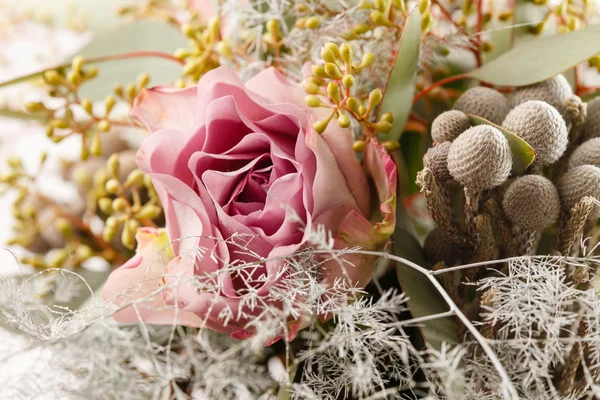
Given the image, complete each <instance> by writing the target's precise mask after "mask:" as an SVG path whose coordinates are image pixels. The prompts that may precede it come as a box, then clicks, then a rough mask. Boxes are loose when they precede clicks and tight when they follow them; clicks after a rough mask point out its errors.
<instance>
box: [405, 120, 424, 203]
mask: <svg viewBox="0 0 600 400" xmlns="http://www.w3.org/2000/svg"><path fill="white" fill-rule="evenodd" d="M423 142H424V141H423V134H422V133H420V132H410V131H406V132H404V133H403V134H402V137H401V138H400V151H401V152H402V155H403V156H404V162H405V165H406V173H407V174H408V182H407V185H405V187H403V188H402V189H405V190H404V191H403V192H402V194H403V195H405V196H411V195H413V194H415V193H418V192H419V190H420V187H419V185H417V183H416V180H417V173H418V172H419V171H421V170H422V169H423V144H424V143H423Z"/></svg>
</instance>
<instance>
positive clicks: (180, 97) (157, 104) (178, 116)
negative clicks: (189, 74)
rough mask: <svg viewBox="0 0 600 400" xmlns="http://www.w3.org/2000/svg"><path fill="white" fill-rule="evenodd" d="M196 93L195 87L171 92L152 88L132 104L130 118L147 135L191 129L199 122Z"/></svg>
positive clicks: (168, 89) (162, 87) (167, 89)
mask: <svg viewBox="0 0 600 400" xmlns="http://www.w3.org/2000/svg"><path fill="white" fill-rule="evenodd" d="M197 92H198V88H197V87H192V88H188V89H174V88H170V87H165V86H156V87H153V88H151V89H144V90H142V92H141V93H140V94H139V95H138V96H137V97H136V98H135V101H134V102H133V107H132V109H131V116H132V118H133V119H134V120H136V121H138V122H140V123H141V124H143V125H144V126H145V127H146V129H148V131H149V132H150V133H153V132H157V131H159V130H161V129H182V130H188V129H192V128H193V127H195V126H196V125H197V124H198V123H199V122H200V121H199V114H198V105H197V102H196V99H197V97H198V95H197Z"/></svg>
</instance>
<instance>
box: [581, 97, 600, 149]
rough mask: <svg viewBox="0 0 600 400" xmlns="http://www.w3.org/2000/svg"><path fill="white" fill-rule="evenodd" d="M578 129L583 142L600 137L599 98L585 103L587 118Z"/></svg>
mask: <svg viewBox="0 0 600 400" xmlns="http://www.w3.org/2000/svg"><path fill="white" fill-rule="evenodd" d="M580 129H581V138H582V139H583V140H589V139H593V138H597V137H600V97H596V98H595V99H593V100H592V101H590V102H588V103H587V118H586V120H585V122H584V123H583V125H582V126H581V128H580Z"/></svg>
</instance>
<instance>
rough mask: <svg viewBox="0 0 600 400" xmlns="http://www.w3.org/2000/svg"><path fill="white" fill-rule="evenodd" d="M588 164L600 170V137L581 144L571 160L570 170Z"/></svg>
mask: <svg viewBox="0 0 600 400" xmlns="http://www.w3.org/2000/svg"><path fill="white" fill-rule="evenodd" d="M586 164H587V165H593V166H595V167H599V168H600V137H597V138H593V139H590V140H587V141H585V142H583V143H581V144H580V145H579V147H578V148H577V149H575V151H574V152H573V154H571V158H569V169H571V168H575V167H578V166H580V165H586Z"/></svg>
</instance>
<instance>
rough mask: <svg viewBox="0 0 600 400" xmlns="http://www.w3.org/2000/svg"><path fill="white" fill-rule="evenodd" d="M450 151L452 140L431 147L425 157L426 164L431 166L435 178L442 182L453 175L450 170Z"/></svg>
mask: <svg viewBox="0 0 600 400" xmlns="http://www.w3.org/2000/svg"><path fill="white" fill-rule="evenodd" d="M449 151H450V142H444V143H440V144H438V145H436V146H433V147H430V148H429V150H427V153H425V156H424V157H423V164H424V166H425V167H427V168H429V169H430V170H431V173H432V174H433V176H434V177H435V179H436V180H437V181H438V182H441V183H444V182H448V181H451V180H452V175H450V171H448V152H449Z"/></svg>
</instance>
